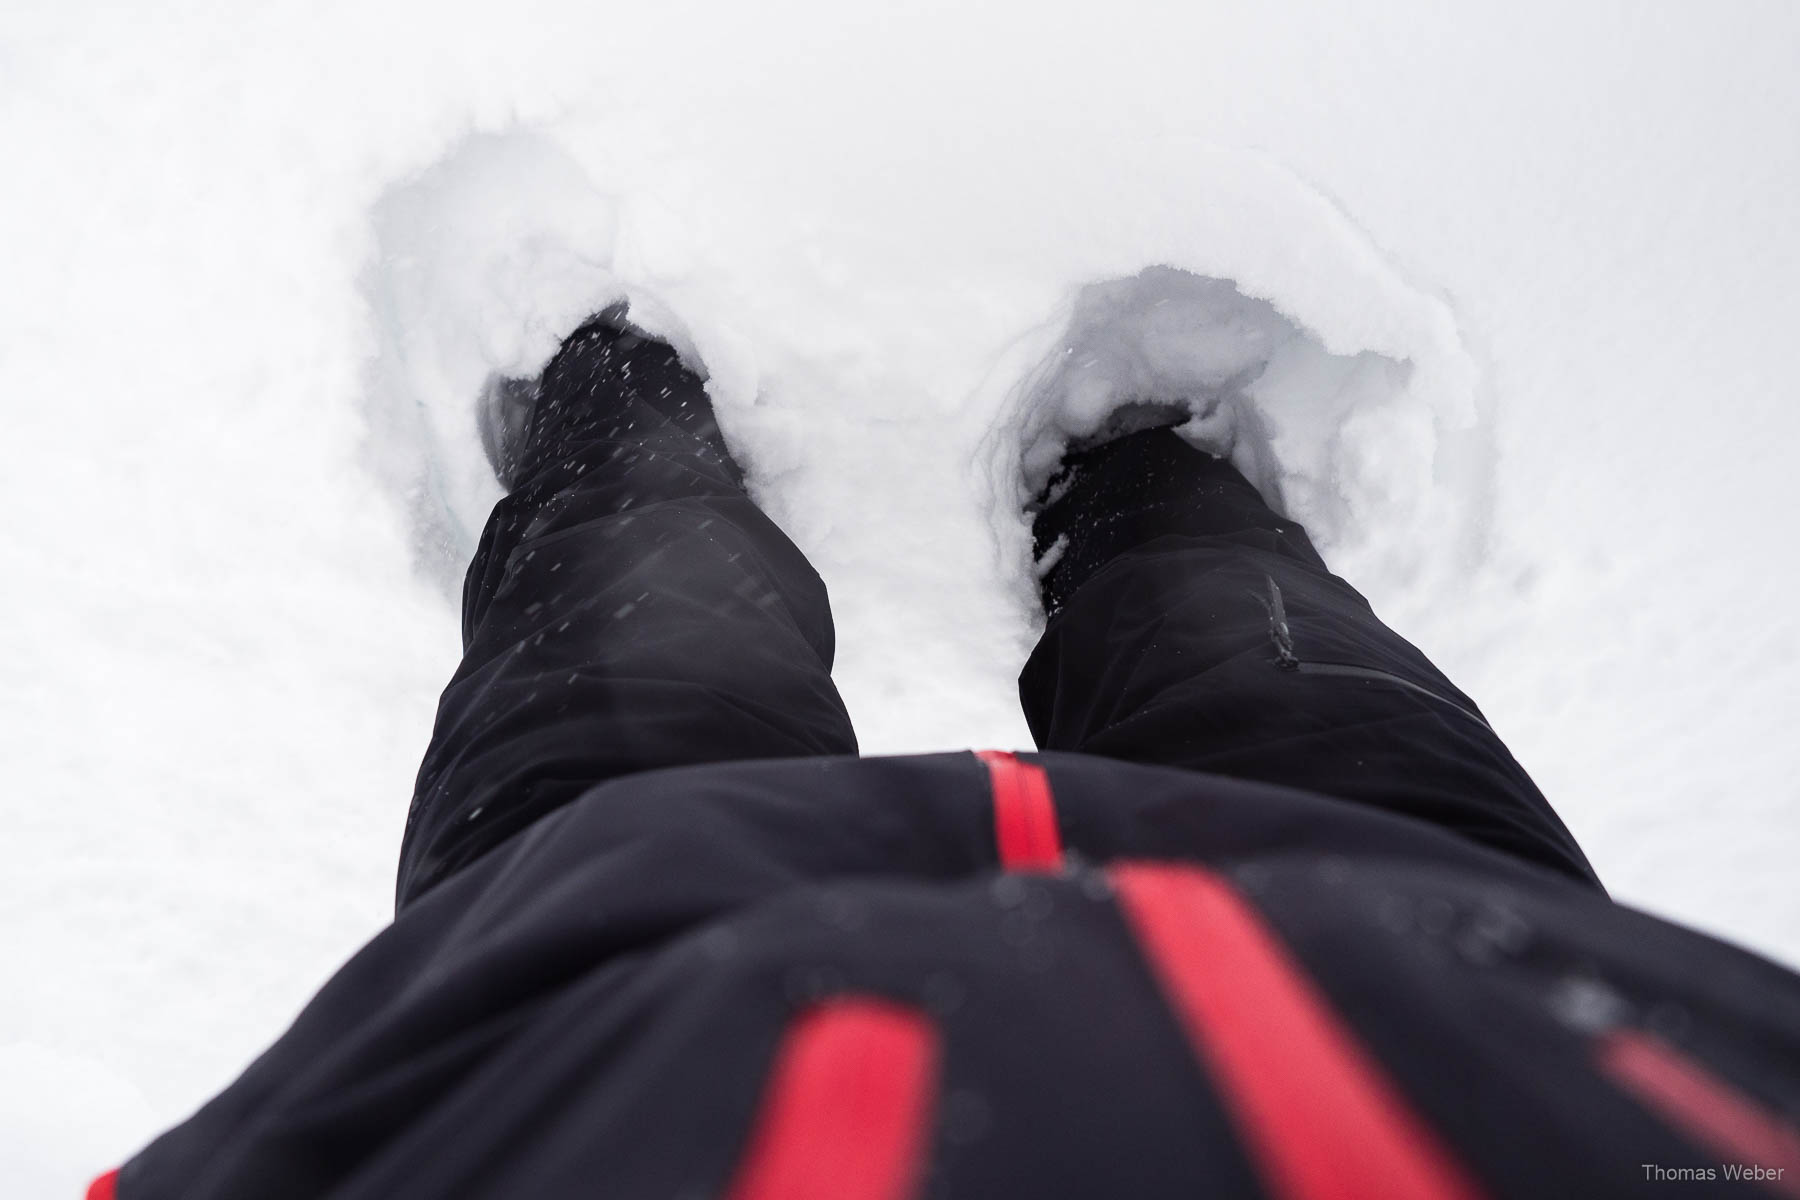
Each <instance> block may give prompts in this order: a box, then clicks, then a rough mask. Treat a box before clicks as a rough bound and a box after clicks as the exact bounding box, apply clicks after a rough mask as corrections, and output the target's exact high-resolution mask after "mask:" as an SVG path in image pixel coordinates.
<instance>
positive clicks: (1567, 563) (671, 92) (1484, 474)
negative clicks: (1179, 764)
mask: <svg viewBox="0 0 1800 1200" xmlns="http://www.w3.org/2000/svg"><path fill="white" fill-rule="evenodd" d="M1350 8H1351V9H1353V10H1354V11H1350V10H1348V9H1346V7H1345V6H1338V5H1330V4H1321V5H1317V6H1314V5H1303V4H1279V5H1259V6H1254V7H1249V6H1239V5H1209V4H1200V5H1188V6H1168V5H1151V4H1142V3H1119V4H1112V5H1108V6H1106V7H1105V8H1104V9H1099V8H1096V7H1095V6H1093V5H1091V4H1080V5H1077V4H1067V3H1041V2H1040V3H1034V4H1029V5H1027V4H1024V3H1022V2H1020V0H1011V2H1009V3H1001V4H994V5H987V6H980V7H972V6H958V5H950V4H942V3H916V4H912V5H908V6H905V7H904V9H901V8H890V7H886V6H880V7H878V6H845V5H838V4H832V3H827V2H825V0H768V2H765V3H760V4H756V5H748V6H745V5H727V4H724V3H719V2H717V0H715V2H713V3H706V4H695V3H663V4H658V5H629V6H627V5H617V4H612V3H608V2H605V0H602V2H600V3H582V4H575V3H562V2H555V3H552V2H549V0H544V2H540V3H515V4H512V5H507V6H491V5H489V6H458V5H454V4H443V3H438V4H431V5H427V4H423V3H418V2H416V0H408V2H405V3H368V2H360V3H321V2H314V3H308V4H299V3H270V4H262V5H238V6H223V5H215V4H206V3H198V2H184V0H168V2H165V3H159V4H157V5H141V6H140V5H117V4H87V5H80V4H66V3H56V4H51V3H32V2H20V0H15V2H14V3H12V4H10V5H9V6H8V8H7V10H6V12H5V14H4V15H0V161H3V162H4V164H5V170H4V176H3V181H0V239H3V241H0V245H3V247H4V249H3V255H4V257H3V259H0V261H3V262H4V263H5V281H6V282H5V286H4V287H0V331H3V332H0V396H4V404H5V434H4V437H0V455H4V469H3V470H0V495H3V499H4V504H3V507H0V511H3V512H4V518H3V520H0V549H3V550H4V558H5V562H6V564H7V567H6V586H5V588H4V589H3V590H0V618H3V619H0V750H3V752H4V754H3V759H0V761H4V763H5V764H6V767H7V787H6V789H5V798H4V800H0V805H3V806H4V807H3V808H0V833H3V834H4V840H3V841H0V855H3V856H4V858H3V861H0V869H3V876H0V877H3V878H4V883H3V884H0V934H3V935H4V940H5V944H6V945H7V947H8V950H9V953H10V955H11V961H12V966H11V970H10V971H9V972H8V984H9V985H8V986H7V987H6V988H5V989H0V1113H3V1114H4V1115H5V1118H6V1119H5V1120H4V1121H3V1122H0V1129H3V1130H4V1132H0V1178H3V1179H5V1180H7V1191H8V1193H9V1194H12V1195H20V1196H27V1195H31V1196H35V1195H44V1196H53V1195H78V1194H80V1193H79V1189H80V1188H81V1187H82V1186H83V1185H84V1183H85V1181H86V1179H87V1178H88V1177H89V1176H91V1175H92V1174H94V1173H95V1172H97V1171H98V1170H100V1169H102V1168H104V1167H106V1166H109V1165H112V1164H113V1163H115V1162H117V1161H118V1160H120V1159H122V1158H123V1157H125V1156H126V1155H127V1154H129V1153H130V1151H131V1150H132V1149H134V1148H135V1147H136V1146H137V1145H138V1144H140V1143H141V1142H142V1141H143V1140H145V1139H146V1138H148V1137H149V1136H151V1135H153V1134H154V1133H155V1132H157V1131H158V1130H159V1129H161V1128H163V1127H165V1126H167V1125H168V1124H170V1123H172V1122H174V1121H176V1120H178V1119H180V1118H181V1117H182V1116H183V1115H184V1114H185V1113H187V1112H188V1111H190V1110H191V1109H192V1108H193V1107H194V1106H196V1105H197V1104H198V1103H200V1102H202V1101H203V1100H204V1099H205V1098H207V1097H208V1096H209V1095H210V1094H211V1093H213V1092H214V1091H216V1090H217V1089H218V1088H219V1087H221V1086H222V1085H223V1084H225V1083H226V1082H227V1081H228V1080H229V1079H230V1078H231V1077H233V1076H234V1075H235V1074H236V1072H237V1071H239V1070H240V1069H241V1068H242V1067H243V1066H244V1065H245V1064H246V1063H247V1062H248V1060H249V1059H250V1057H251V1056H252V1055H254V1054H255V1053H256V1052H257V1051H258V1050H259V1049H260V1048H261V1047H262V1046H263V1045H264V1044H266V1043H267V1042H268V1041H270V1040H271V1039H272V1038H273V1037H275V1036H276V1035H277V1034H278V1033H279V1032H280V1031H281V1030H282V1029H283V1028H284V1027H285V1025H286V1023H287V1022H288V1021H289V1020H291V1018H292V1016H293V1015H294V1013H295V1012H296V1011H297V1010H298V1008H299V1007H300V1005H302V1004H303V1003H304V1002H305V1000H306V999H307V997H308V996H309V995H310V994H311V992H312V991H313V990H314V989H316V987H317V986H318V985H319V984H320V983H321V982H323V980H324V979H325V978H326V977H327V975H328V974H329V972H330V971H331V970H332V969H333V967H334V966H335V965H336V964H337V963H339V962H340V961H341V960H342V959H343V958H344V957H345V956H347V955H348V954H349V953H351V952H352V951H353V950H354V949H355V948H356V947H357V946H358V945H360V944H361V943H362V942H363V941H364V940H366V939H367V938H368V937H369V936H370V935H372V934H373V933H374V932H375V931H376V930H377V929H378V928H380V926H381V925H382V923H383V922H384V921H385V920H386V919H387V918H388V916H389V915H390V911H391V908H390V906H391V889H392V868H393V861H394V857H395V850H396V845H397V841H398V837H399V832H400V827H401V822H402V820H403V818H404V813H405V809H406V804H407V800H408V795H409V792H410V784H411V775H412V772H413V770H414V769H415V767H416V764H417V760H418V756H419V754H420V753H421V751H422V750H423V748H424V744H425V740H426V737H427V735H428V733H429V730H430V723H431V718H432V711H433V706H434V703H435V699H436V693H437V690H438V688H439V687H441V685H442V683H443V681H444V680H445V679H447V678H448V676H449V673H450V671H451V670H452V668H453V667H454V665H455V661H456V657H457V653H458V642H457V620H456V614H455V610H454V591H455V588H456V583H457V576H458V574H459V572H460V569H461V566H462V564H463V563H464V562H465V561H466V558H467V555H468V552H469V550H470V548H471V547H472V545H473V540H474V538H475V536H476V535H477V533H478V532H479V528H480V523H481V521H482V519H483V517H484V516H485V514H486V511H487V508H488V506H489V505H490V504H491V503H492V502H493V500H494V499H495V498H496V497H497V495H498V489H497V487H496V486H495V484H494V483H493V481H492V479H491V478H490V477H489V476H488V474H487V472H486V468H485V465H484V464H483V462H482V459H481V454H480V450H479V446H478V443H477V441H476V436H475V430H474V424H473V415H472V404H473V400H474V397H475V395H476V393H477V392H478V390H479V388H480V385H481V383H482V380H483V379H484V378H485V377H486V375H487V374H488V373H489V372H491V371H505V372H513V373H528V372H531V371H534V370H536V369H537V367H538V366H540V365H541V364H542V363H543V361H544V360H545V359H546V358H547V356H548V355H549V354H550V353H551V352H552V351H553V350H554V348H555V346H556V343H557V340H558V339H559V337H560V336H561V335H562V334H564V333H566V332H567V331H568V330H569V329H570V328H572V327H573V325H574V324H575V323H576V322H577V321H579V320H580V319H581V318H582V317H583V316H585V315H586V314H587V313H589V312H591V311H593V310H594V309H596V308H598V307H599V306H601V305H602V304H604V303H605V302H606V301H608V300H609V299H613V298H617V297H621V296H623V297H629V298H630V299H631V300H632V302H633V305H634V308H633V316H634V318H635V319H638V320H640V321H642V322H643V323H645V324H646V325H648V326H650V327H651V328H653V329H654V330H656V331H657V332H660V333H663V334H665V335H667V336H670V337H672V338H674V339H675V340H676V342H677V344H678V345H679V346H680V348H681V349H682V352H683V353H684V354H685V355H686V356H687V357H688V358H689V360H690V361H691V362H693V363H695V364H696V365H698V366H702V367H703V368H704V370H705V371H706V372H707V375H708V379H709V388H710V390H711V393H712V395H713V397H714V400H715V403H716V406H717V408H718V411H719V415H720V419H721V422H722V424H723V425H724V427H725V430H726V433H727V436H728V438H729V439H730V441H731V443H732V445H733V446H734V448H735V450H736V452H737V453H738V455H739V456H740V457H741V458H742V459H743V461H745V462H746V464H747V465H748V466H749V468H750V471H751V473H752V477H753V483H754V489H755V492H756V494H757V496H758V498H759V499H760V501H761V502H762V503H763V504H764V505H765V507H766V508H767V509H768V510H769V512H770V513H771V515H772V516H774V517H775V519H776V520H777V521H779V522H780V523H781V524H782V526H783V527H784V528H785V529H786V530H787V531H788V532H789V534H790V535H791V536H792V537H793V538H794V539H795V540H796V541H797V542H798V543H799V545H800V546H801V547H802V549H804V550H805V551H806V552H807V553H808V554H809V555H810V556H811V557H812V560H813V561H814V563H815V564H816V565H817V566H818V568H819V570H820V571H821V573H822V574H823V575H824V577H825V579H826V581H827V583H828V585H829V586H830V588H831V592H832V597H833V602H834V608H835V612H836V617H837V623H838V632H839V643H840V653H839V660H838V668H837V678H838V680H839V683H840V686H841V687H842V689H843V692H844V695H845V698H846V700H847V702H848V703H849V705H850V708H851V712H852V715H853V716H854V718H855V719H856V722H857V726H858V730H859V733H860V735H861V738H862V740H863V743H864V747H865V750H867V751H868V752H873V753H889V752H905V751H917V750H933V749H944V748H949V747H960V746H969V745H977V746H979V745H994V746H1028V745H1029V738H1028V735H1027V733H1026V731H1025V729H1024V726H1023V721H1022V719H1021V718H1020V716H1019V715H1018V710H1017V703H1016V699H1015V694H1014V680H1015V677H1016V673H1017V670H1018V668H1019V666H1020V665H1021V663H1022V662H1023V659H1024V656H1025V654H1026V652H1027V651H1028V649H1029V647H1030V645H1031V642H1032V639H1033V637H1034V636H1035V633H1036V623H1037V622H1038V621H1039V620H1040V618H1039V615H1038V614H1037V613H1036V611H1035V609H1034V607H1033V603H1032V600H1031V591H1032V585H1031V570H1032V564H1031V563H1030V561H1029V538H1028V535H1027V529H1026V526H1025V523H1024V518H1023V516H1022V515H1021V513H1020V506H1021V504H1022V503H1023V502H1024V500H1025V499H1026V498H1027V497H1028V495H1029V494H1030V491H1031V489H1032V487H1033V486H1034V485H1035V483H1036V482H1037V481H1040V480H1041V479H1042V478H1043V477H1044V475H1045V474H1046V472H1047V471H1048V469H1049V467H1050V466H1051V465H1052V464H1053V460H1054V457H1055V455H1056V454H1057V453H1058V452H1059V447H1060V446H1061V444H1062V443H1063V442H1064V441H1066V440H1067V439H1068V438H1070V437H1080V436H1082V435H1084V434H1085V433H1089V432H1091V431H1092V430H1093V428H1094V427H1095V426H1096V424H1097V423H1098V422H1099V421H1100V420H1101V419H1102V418H1103V417H1104V416H1105V415H1106V412H1107V411H1108V410H1109V409H1110V408H1111V407H1112V406H1114V405H1115V404H1116V403H1119V402H1123V401H1130V400H1144V399H1159V400H1165V401H1174V402H1179V403H1182V404H1185V405H1188V406H1190V408H1191V410H1192V412H1193V413H1194V418H1193V420H1192V421H1191V422H1190V424H1189V425H1188V426H1186V427H1185V431H1186V432H1187V433H1188V434H1189V435H1191V436H1192V437H1194V438H1195V439H1196V440H1197V441H1200V442H1201V443H1202V444H1206V445H1208V446H1209V447H1212V448H1214V449H1217V450H1219V451H1221V452H1228V453H1230V454H1231V455H1232V456H1233V458H1234V460H1235V461H1237V462H1238V463H1239V465H1240V466H1242V467H1243V468H1244V469H1245V470H1246V471H1247V472H1248V473H1250V474H1251V476H1252V478H1253V479H1254V480H1255V481H1256V482H1257V484H1258V486H1259V487H1261V488H1262V489H1263V490H1264V492H1265V494H1266V495H1268V496H1269V497H1270V499H1271V500H1272V501H1273V502H1275V503H1277V504H1279V505H1280V506H1282V507H1283V508H1284V509H1285V510H1286V511H1288V512H1289V513H1290V515H1293V516H1295V517H1296V518H1298V519H1300V520H1302V521H1304V522H1306V524H1307V525H1308V527H1309V529H1311V530H1312V531H1313V533H1314V535H1315V537H1316V539H1317V540H1318V542H1319V543H1320V545H1321V548H1322V550H1323V551H1324V552H1325V554H1326V556H1327V558H1328V559H1329V560H1330V561H1331V562H1332V563H1333V565H1334V567H1336V568H1337V569H1338V570H1339V571H1340V572H1341V573H1343V574H1345V575H1346V576H1347V577H1348V578H1350V579H1351V581H1352V582H1353V583H1355V584H1356V585H1357V586H1358V587H1359V588H1360V589H1362V590H1363V591H1364V592H1365V593H1366V594H1367V595H1369V597H1370V598H1371V600H1372V601H1373V602H1374V604H1375V606H1376V608H1377V611H1379V612H1381V613H1382V614H1383V615H1384V617H1386V618H1387V620H1388V621H1389V622H1390V623H1391V624H1393V625H1394V626H1395V627H1397V628H1398V629H1399V630H1401V632H1403V633H1405V634H1406V635H1407V636H1408V637H1410V638H1412V639H1413V640H1414V641H1415V642H1417V643H1418V644H1419V645H1421V646H1422V647H1423V648H1424V649H1425V650H1426V651H1427V652H1428V653H1429V654H1431V655H1432V656H1433V657H1434V658H1435V659H1436V660H1437V661H1438V662H1439V663H1440V665H1442V666H1443V667H1444V668H1445V669H1446V671H1447V672H1448V673H1449V674H1450V675H1451V677H1452V678H1454V679H1455V680H1457V682H1458V683H1459V684H1460V685H1462V686H1463V687H1464V688H1465V689H1466V690H1468V691H1469V692H1470V693H1471V694H1472V695H1474V696H1475V697H1476V698H1477V700H1478V701H1479V702H1480V703H1481V704H1482V706H1483V707H1484V709H1485V710H1486V712H1487V714H1488V715H1489V717H1490V718H1491V719H1492V721H1493V723H1494V725H1495V726H1496V728H1498V729H1499V730H1500V731H1501V733H1502V734H1503V735H1504V736H1505V737H1506V739H1507V740H1508V742H1509V744H1510V745H1511V746H1512V748H1513V750H1514V751H1515V753H1516V754H1517V755H1518V757H1519V758H1520V759H1521V761H1523V762H1524V763H1525V765H1526V766H1527V767H1528V768H1529V769H1530V770H1531V771H1532V772H1533V774H1534V775H1535V777H1536V778H1537V779H1538V781H1539V783H1540V784H1541V785H1542V786H1543V788H1544V790H1545V792H1546V793H1547V794H1548V795H1549V796H1550V798H1551V801H1552V802H1553V803H1554V804H1555V805H1556V806H1557V807H1558V809H1559V811H1560V812H1561V813H1562V814H1563V816H1564V818H1565V819H1566V820H1567V821H1568V823H1569V824H1570V826H1571V827H1572V828H1573V829H1574V831H1575V833H1576V835H1577V836H1578V837H1579V838H1580V839H1581V841H1582V842H1583V844H1584V846H1585V847H1586V848H1587V850H1588V852H1589V854H1590V856H1591V857H1592V858H1593V860H1594V862H1595V864H1596V866H1597V868H1598V869H1599V871H1600V873H1601V875H1602V877H1603V878H1604V879H1605V880H1606V881H1607V883H1608V884H1609V885H1610V887H1611V888H1612V890H1613V891H1614V894H1615V895H1616V896H1617V897H1618V898H1619V899H1621V900H1622V901H1625V902H1628V903H1632V904H1636V905H1639V906H1642V907H1646V908H1648V909H1650V910H1652V911H1655V912H1658V913H1660V914H1663V915H1666V916H1669V917H1671V918H1673V919H1676V920H1679V921H1683V922H1687V923H1690V924H1693V925H1695V926H1698V927H1700V928H1702V929H1705V930H1707V931H1709V932H1712V933H1714V934H1717V935H1719V936H1722V937H1726V938H1729V939H1732V940H1735V941H1737V942H1740V943H1742V944H1744V945H1747V946H1749V947H1752V948H1754V949H1756V950H1758V951H1760V952H1762V953H1765V954H1768V955H1771V956H1773V957H1775V958H1777V959H1780V960H1782V961H1785V962H1788V963H1795V962H1800V896H1797V894H1796V891H1795V889H1794V887H1793V886H1792V884H1791V883H1790V880H1791V878H1792V874H1791V872H1792V864H1793V863H1794V862H1795V859H1796V856H1797V855H1800V811H1797V809H1796V801H1797V800H1800V783H1796V780H1797V779H1800V740H1796V739H1795V738H1794V736H1793V735H1792V733H1791V731H1790V726H1791V724H1792V722H1793V719H1794V717H1795V714H1796V712H1797V705H1796V700H1797V699H1800V684H1797V683H1796V657H1797V651H1800V615H1797V613H1800V606H1796V605H1795V604H1794V602H1793V597H1794V595H1795V589H1796V584H1800V578H1797V575H1800V572H1797V569H1796V566H1795V560H1794V558H1793V556H1792V554H1791V552H1784V551H1782V550H1780V546H1781V545H1783V544H1784V543H1785V542H1786V539H1787V537H1790V536H1792V535H1791V533H1790V532H1789V530H1788V526H1789V524H1790V523H1791V516H1792V514H1793V511H1794V508H1795V504H1794V500H1793V473H1794V464H1795V462H1796V461H1797V459H1800V416H1797V415H1796V412H1795V407H1794V399H1795V389H1794V382H1793V381H1794V380H1795V379H1796V378H1797V377H1800V338H1796V337H1795V336H1794V333H1793V331H1794V330H1795V329H1796V328H1797V327H1800V298H1797V297H1800V292H1797V291H1796V289H1795V288H1794V287H1793V283H1792V281H1793V279H1794V278H1795V276H1796V273H1797V272H1800V223H1797V222H1796V221H1795V220H1794V219H1793V213H1792V200H1791V197H1792V196H1793V195H1794V194H1796V192H1797V191H1800V138H1796V137H1795V136H1794V131H1795V130H1796V129H1800V82H1796V76H1795V75H1794V73H1793V71H1792V64H1793V62H1795V61H1800V10H1796V9H1795V8H1793V7H1792V6H1790V5H1785V4H1781V3H1747V2H1740V3H1733V4H1728V5H1722V6H1704V7H1702V6H1688V7H1686V8H1676V7H1674V6H1642V5H1633V4H1613V3H1600V2H1598V0H1593V2H1590V3H1586V4H1583V5H1579V6H1569V5H1566V4H1543V3H1523V4H1520V3H1508V4H1479V5H1455V6H1443V5H1433V4H1424V3H1412V2H1398V0H1397V2H1395V3H1389V4H1384V5H1381V6H1378V7H1375V8H1370V7H1369V6H1350Z"/></svg>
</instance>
